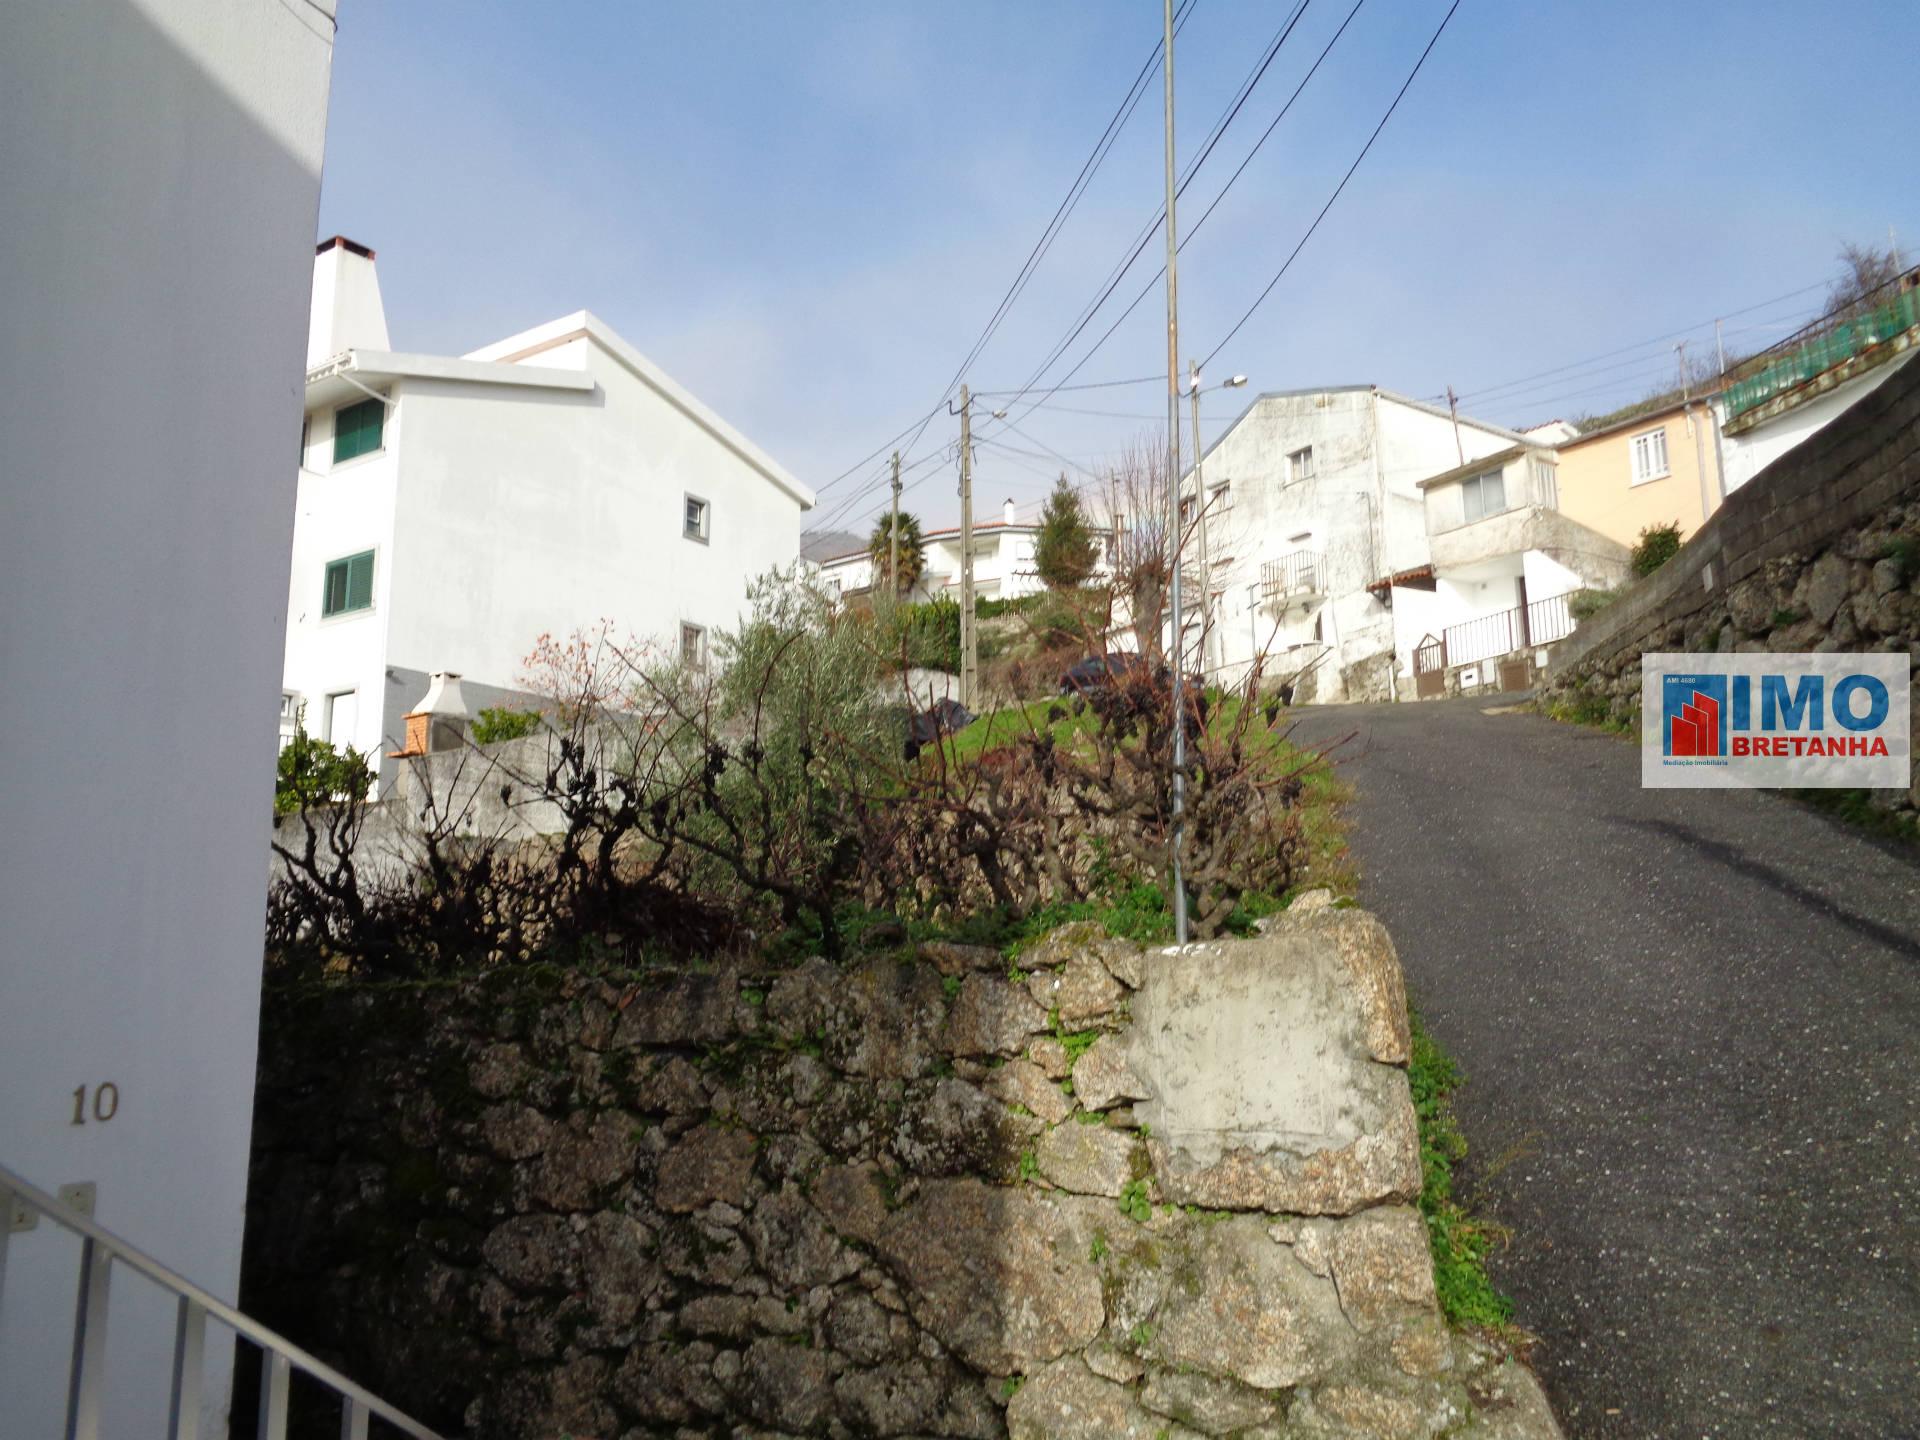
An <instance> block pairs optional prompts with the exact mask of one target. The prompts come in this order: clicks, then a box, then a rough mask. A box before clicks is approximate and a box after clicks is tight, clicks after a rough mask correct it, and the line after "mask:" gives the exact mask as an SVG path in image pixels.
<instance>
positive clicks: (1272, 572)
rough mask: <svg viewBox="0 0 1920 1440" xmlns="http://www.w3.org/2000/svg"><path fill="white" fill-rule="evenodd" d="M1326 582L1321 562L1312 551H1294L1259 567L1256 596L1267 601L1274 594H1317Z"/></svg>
mask: <svg viewBox="0 0 1920 1440" xmlns="http://www.w3.org/2000/svg"><path fill="white" fill-rule="evenodd" d="M1326 583H1327V578H1326V566H1325V562H1324V561H1323V559H1322V557H1321V556H1320V553H1319V552H1318V551H1316V550H1295V551H1293V552H1292V553H1291V554H1289V555H1282V556H1281V557H1280V558H1279V559H1278V560H1269V561H1267V562H1266V563H1265V564H1264V565H1262V566H1261V567H1260V593H1261V594H1263V595H1265V596H1266V597H1267V598H1268V599H1272V598H1273V597H1274V596H1276V595H1300V594H1309V595H1317V594H1319V593H1320V592H1321V591H1322V590H1323V589H1325V588H1326Z"/></svg>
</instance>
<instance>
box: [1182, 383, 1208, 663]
mask: <svg viewBox="0 0 1920 1440" xmlns="http://www.w3.org/2000/svg"><path fill="white" fill-rule="evenodd" d="M1187 395H1188V397H1189V398H1190V399H1191V400H1192V402H1193V503H1194V504H1195V505H1197V506H1199V507H1200V678H1201V679H1202V680H1205V679H1206V678H1207V668H1208V666H1207V647H1208V646H1209V645H1210V644H1211V643H1212V641H1213V574H1212V572H1211V571H1210V570H1209V569H1208V567H1207V510H1208V509H1209V508H1210V507H1209V506H1208V504H1207V483H1206V479H1205V477H1204V476H1203V475H1202V473H1201V469H1200V366H1199V363H1198V362H1197V361H1194V360H1189V361H1187Z"/></svg>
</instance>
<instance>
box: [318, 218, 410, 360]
mask: <svg viewBox="0 0 1920 1440" xmlns="http://www.w3.org/2000/svg"><path fill="white" fill-rule="evenodd" d="M391 348H392V344H391V342H390V341H389V340H388V339H387V312H386V309H385V307H384V306H382V305H381V303H380V277H379V276H378V275H377V274H376V273H375V271H374V268H373V251H372V250H370V249H368V248H367V247H366V246H365V245H359V244H356V243H354V242H353V241H351V240H349V239H347V237H346V236H344V235H335V236H334V237H333V238H332V239H331V240H322V241H321V242H320V244H319V246H318V247H317V248H316V249H315V250H314V256H313V301H312V308H311V309H310V310H309V312H308V316H307V368H308V369H309V370H311V369H312V368H313V367H314V366H316V365H318V364H319V363H320V362H321V361H323V360H330V359H332V358H333V357H334V356H335V355H338V354H340V353H341V352H342V351H345V350H356V349H357V350H389V349H391Z"/></svg>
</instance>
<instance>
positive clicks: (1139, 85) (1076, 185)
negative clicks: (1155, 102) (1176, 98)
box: [941, 0, 1196, 399]
mask: <svg viewBox="0 0 1920 1440" xmlns="http://www.w3.org/2000/svg"><path fill="white" fill-rule="evenodd" d="M1195 3H1196V0H1184V3H1183V4H1182V5H1181V7H1180V13H1179V14H1178V15H1177V16H1175V17H1174V33H1175V34H1178V33H1179V31H1180V29H1181V27H1182V26H1184V25H1185V24H1186V22H1187V16H1188V15H1189V14H1191V13H1192V11H1193V7H1194V4H1195ZM1164 44H1165V42H1164V41H1163V40H1160V39H1156V40H1155V41H1154V42H1153V51H1152V53H1151V54H1149V55H1148V56H1147V60H1146V63H1145V64H1144V65H1142V66H1141V67H1140V73H1139V74H1137V75H1135V76H1134V77H1133V84H1131V85H1130V86H1128V87H1127V93H1126V95H1125V97H1124V98H1123V99H1122V100H1121V101H1120V107H1119V108H1118V109H1117V110H1115V111H1114V112H1113V118H1112V119H1110V120H1108V121H1107V128H1106V129H1105V130H1103V131H1101V132H1100V138H1099V139H1098V140H1096V141H1095V142H1094V146H1093V150H1092V152H1091V153H1090V154H1089V155H1088V156H1087V158H1086V160H1085V161H1084V162H1082V164H1081V166H1080V173H1079V174H1078V175H1076V176H1075V177H1074V179H1073V183H1072V184H1071V185H1069V186H1068V187H1067V193H1066V195H1065V196H1064V197H1063V198H1062V199H1061V201H1060V203H1059V205H1058V206H1056V207H1055V208H1054V212H1053V218H1052V219H1050V220H1049V221H1048V222H1047V228H1046V229H1045V230H1043V231H1042V232H1041V234H1040V238H1039V239H1038V240H1036V241H1035V242H1034V246H1033V249H1032V250H1031V251H1029V252H1028V254H1027V258H1026V261H1025V262H1024V263H1023V264H1022V265H1021V266H1020V271H1019V273H1018V274H1017V275H1015V276H1014V278H1013V283H1012V284H1011V285H1009V286H1008V287H1007V293H1006V294H1005V295H1003V296H1002V297H1001V299H1000V304H999V305H998V306H997V307H996V308H995V310H994V312H993V315H992V317H991V318H990V319H989V320H988V321H987V324H986V327H985V328H984V329H983V330H982V331H981V332H980V338H979V339H977V340H975V341H974V342H973V348H972V349H971V350H969V351H967V355H966V358H965V359H964V360H962V361H961V362H960V365H959V368H958V369H957V370H955V371H954V375H953V378H952V379H951V380H949V381H948V382H947V388H946V390H945V392H943V393H942V396H941V398H942V399H945V398H946V397H947V396H948V395H951V394H952V393H953V387H954V386H955V385H958V384H959V383H960V379H961V377H962V376H963V375H965V374H966V373H967V367H968V366H969V365H971V364H973V362H974V361H975V360H976V359H978V358H979V355H980V352H981V351H982V350H984V349H985V348H986V345H987V342H988V341H989V340H991V339H992V338H993V334H994V332H995V331H996V330H998V329H999V328H1000V322H1001V321H1002V320H1004V319H1005V318H1006V315H1007V312H1008V311H1009V310H1011V309H1012V308H1013V305H1014V302H1015V301H1016V300H1018V299H1019V298H1020V293H1021V292H1022V291H1023V290H1025V289H1026V287H1027V282H1028V281H1029V280H1031V279H1032V278H1033V274H1034V271H1035V270H1036V269H1037V268H1038V267H1039V264H1040V261H1041V260H1042V259H1044V258H1045V257H1046V253H1047V251H1048V250H1049V249H1051V248H1052V246H1053V242H1054V240H1055V239H1056V238H1057V237H1058V236H1059V234H1060V230H1061V228H1062V227H1063V226H1064V225H1065V224H1066V222H1067V220H1068V218H1069V217H1070V216H1071V215H1072V214H1073V212H1074V210H1075V208H1077V207H1078V205H1079V204H1080V199H1081V197H1082V196H1084V195H1085V194H1086V192H1087V187H1088V186H1089V185H1091V184H1092V183H1093V177H1094V174H1095V172H1097V171H1098V170H1099V168H1100V165H1101V162H1102V161H1104V160H1105V159H1106V157H1107V155H1108V153H1109V152H1111V151H1112V149H1113V146H1114V142H1115V141H1117V140H1118V139H1119V138H1120V131H1121V130H1122V129H1123V128H1124V127H1125V126H1126V123H1127V121H1128V120H1130V119H1131V118H1132V117H1133V112H1134V110H1135V109H1136V108H1138V106H1139V104H1140V99H1141V97H1142V96H1143V95H1144V94H1145V93H1146V85H1147V80H1148V78H1149V77H1150V76H1151V75H1152V74H1153V67H1154V65H1155V64H1156V63H1158V61H1159V59H1160V51H1161V49H1162V48H1163V46H1164Z"/></svg>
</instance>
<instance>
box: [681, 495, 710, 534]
mask: <svg viewBox="0 0 1920 1440" xmlns="http://www.w3.org/2000/svg"><path fill="white" fill-rule="evenodd" d="M712 516H713V507H712V506H711V505H709V504H708V503H707V502H706V501H704V500H702V499H701V498H700V497H699V496H698V495H689V496H687V508H686V512H685V517H684V519H683V520H682V522H681V531H680V533H681V534H682V535H685V536H686V537H687V539H689V540H699V541H701V542H703V543H704V542H705V541H706V540H707V539H708V525H709V524H710V522H711V519H712Z"/></svg>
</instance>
